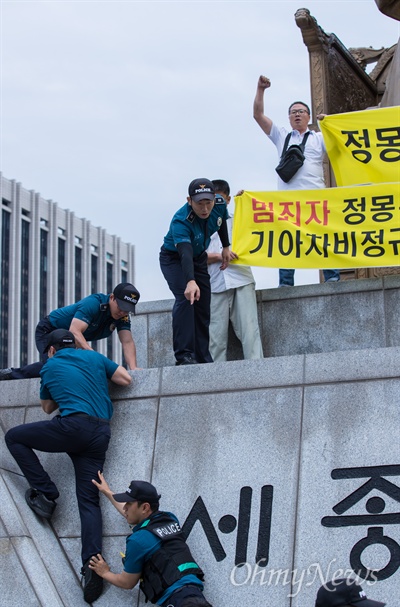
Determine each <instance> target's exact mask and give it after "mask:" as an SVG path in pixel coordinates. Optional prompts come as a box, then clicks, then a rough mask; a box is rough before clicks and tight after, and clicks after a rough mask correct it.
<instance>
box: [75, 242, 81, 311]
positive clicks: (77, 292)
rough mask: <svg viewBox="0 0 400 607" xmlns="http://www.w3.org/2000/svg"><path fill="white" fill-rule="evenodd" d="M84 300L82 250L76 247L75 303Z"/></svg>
mask: <svg viewBox="0 0 400 607" xmlns="http://www.w3.org/2000/svg"><path fill="white" fill-rule="evenodd" d="M80 299H82V249H81V248H80V247H75V301H79V300H80Z"/></svg>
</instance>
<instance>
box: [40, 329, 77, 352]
mask: <svg viewBox="0 0 400 607" xmlns="http://www.w3.org/2000/svg"><path fill="white" fill-rule="evenodd" d="M50 346H58V347H59V348H72V347H75V337H74V334H73V333H71V331H67V329H55V330H54V331H52V332H51V333H49V336H48V338H47V346H46V349H45V352H47V350H48V349H49V348H50Z"/></svg>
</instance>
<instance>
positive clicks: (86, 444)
mask: <svg viewBox="0 0 400 607" xmlns="http://www.w3.org/2000/svg"><path fill="white" fill-rule="evenodd" d="M110 436H111V435H110V425H109V423H106V422H103V421H98V420H96V418H89V417H79V416H75V415H69V416H68V417H61V416H59V415H57V416H55V417H53V418H52V419H51V420H46V421H42V422H33V423H30V424H23V425H21V426H16V427H15V428H11V430H9V431H8V432H7V433H6V435H5V441H6V443H7V447H8V448H9V450H10V452H11V455H12V456H13V457H14V459H15V460H16V462H17V464H18V466H19V467H20V468H21V470H22V472H23V474H24V476H25V478H26V479H27V481H28V483H29V485H30V486H31V487H33V489H36V490H38V491H41V492H42V493H43V494H44V495H45V496H46V497H47V498H49V499H56V498H57V497H58V496H59V492H58V489H57V486H56V485H55V483H54V482H53V481H52V479H51V478H50V476H49V475H48V473H47V472H46V471H45V470H44V468H43V466H42V464H41V463H40V461H39V458H38V456H37V455H36V453H35V452H34V451H33V449H36V450H37V451H44V452H46V453H64V452H65V453H67V455H69V457H70V458H71V461H72V463H73V466H74V470H75V486H76V497H77V499H78V508H79V515H80V519H81V538H82V563H83V564H84V563H85V562H86V561H87V559H88V558H90V557H91V556H93V555H94V554H98V553H101V548H102V519H101V510H100V500H99V491H98V489H97V487H96V486H95V485H94V484H93V483H92V479H98V474H97V473H98V471H99V470H103V464H104V461H105V458H106V452H107V448H108V443H109V441H110ZM57 473H58V476H59V479H60V481H61V482H63V476H64V469H63V468H60V467H59V468H58V470H57Z"/></svg>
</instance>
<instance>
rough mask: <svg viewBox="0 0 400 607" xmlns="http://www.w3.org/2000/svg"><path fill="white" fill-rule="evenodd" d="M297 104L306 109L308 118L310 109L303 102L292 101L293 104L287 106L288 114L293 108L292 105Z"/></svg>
mask: <svg viewBox="0 0 400 607" xmlns="http://www.w3.org/2000/svg"><path fill="white" fill-rule="evenodd" d="M297 103H300V104H301V105H304V107H305V108H306V110H307V113H308V115H309V116H311V112H310V108H309V107H308V105H307V104H306V103H304V101H293V103H291V104H290V105H289V109H288V113H289V114H290V110H291V109H292V107H293V106H294V105H296V104H297Z"/></svg>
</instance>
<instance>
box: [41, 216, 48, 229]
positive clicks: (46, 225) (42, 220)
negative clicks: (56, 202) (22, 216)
mask: <svg viewBox="0 0 400 607" xmlns="http://www.w3.org/2000/svg"><path fill="white" fill-rule="evenodd" d="M40 225H41V226H43V227H44V228H47V227H48V226H49V222H48V221H47V219H44V218H43V217H41V218H40Z"/></svg>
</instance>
